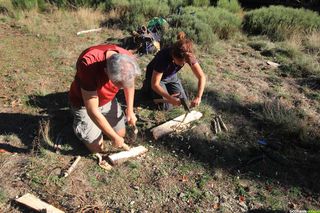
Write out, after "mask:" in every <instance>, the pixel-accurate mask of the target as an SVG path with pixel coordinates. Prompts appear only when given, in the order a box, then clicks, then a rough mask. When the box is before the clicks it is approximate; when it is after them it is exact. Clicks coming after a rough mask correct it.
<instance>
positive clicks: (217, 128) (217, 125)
mask: <svg viewBox="0 0 320 213" xmlns="http://www.w3.org/2000/svg"><path fill="white" fill-rule="evenodd" d="M211 126H212V128H213V129H214V133H215V134H218V133H219V132H221V131H222V129H223V130H224V131H226V132H227V131H228V128H227V126H226V125H225V123H224V122H223V120H222V118H221V115H216V116H214V118H213V119H212V121H211Z"/></svg>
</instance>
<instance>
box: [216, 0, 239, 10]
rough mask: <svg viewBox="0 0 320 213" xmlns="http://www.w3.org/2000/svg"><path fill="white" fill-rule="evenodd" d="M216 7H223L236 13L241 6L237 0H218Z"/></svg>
mask: <svg viewBox="0 0 320 213" xmlns="http://www.w3.org/2000/svg"><path fill="white" fill-rule="evenodd" d="M217 7H220V8H224V9H226V10H228V11H230V12H232V13H238V12H240V11H241V6H240V4H239V2H238V0H219V1H218V2H217Z"/></svg>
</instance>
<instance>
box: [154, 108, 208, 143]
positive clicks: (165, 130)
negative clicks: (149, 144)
mask: <svg viewBox="0 0 320 213" xmlns="http://www.w3.org/2000/svg"><path fill="white" fill-rule="evenodd" d="M184 117H185V114H183V115H180V116H179V117H176V118H175V119H173V120H170V121H168V122H166V123H163V124H161V125H160V126H157V127H155V128H153V129H151V132H152V134H153V137H154V139H156V140H157V139H159V138H160V137H162V136H164V135H167V134H170V133H171V132H173V131H174V128H175V127H176V126H178V125H185V124H187V123H190V122H192V121H195V120H198V119H200V118H201V117H202V113H201V112H197V111H191V112H189V113H188V114H187V116H186V118H185V119H184ZM183 119H184V120H183ZM182 121H183V122H182Z"/></svg>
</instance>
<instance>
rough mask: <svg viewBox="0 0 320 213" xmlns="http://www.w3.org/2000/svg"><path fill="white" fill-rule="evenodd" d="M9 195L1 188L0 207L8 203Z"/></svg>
mask: <svg viewBox="0 0 320 213" xmlns="http://www.w3.org/2000/svg"><path fill="white" fill-rule="evenodd" d="M7 200H8V198H7V193H6V192H5V190H4V189H2V188H0V207H1V206H2V205H3V204H4V203H5V202H7Z"/></svg>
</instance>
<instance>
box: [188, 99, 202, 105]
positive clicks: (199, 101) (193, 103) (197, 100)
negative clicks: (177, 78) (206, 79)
mask: <svg viewBox="0 0 320 213" xmlns="http://www.w3.org/2000/svg"><path fill="white" fill-rule="evenodd" d="M200 103H201V98H200V97H195V98H194V99H193V100H192V102H191V104H190V107H196V106H199V105H200Z"/></svg>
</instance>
